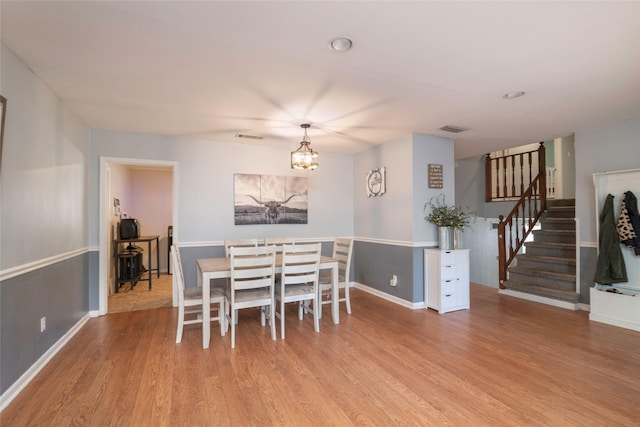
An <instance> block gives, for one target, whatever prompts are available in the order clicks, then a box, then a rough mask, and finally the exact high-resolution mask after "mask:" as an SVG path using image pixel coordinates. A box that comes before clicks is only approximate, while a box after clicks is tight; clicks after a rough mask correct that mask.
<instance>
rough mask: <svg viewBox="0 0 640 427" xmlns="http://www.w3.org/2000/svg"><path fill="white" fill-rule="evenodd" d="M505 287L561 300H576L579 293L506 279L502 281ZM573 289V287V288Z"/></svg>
mask: <svg viewBox="0 0 640 427" xmlns="http://www.w3.org/2000/svg"><path fill="white" fill-rule="evenodd" d="M504 286H505V288H506V289H513V290H514V291H520V292H526V293H529V294H533V295H540V296H544V297H548V298H554V299H557V300H561V301H569V302H578V300H579V299H580V294H578V293H576V292H575V290H573V291H562V290H558V289H549V288H545V287H541V286H537V285H533V284H529V283H523V282H517V281H513V282H512V281H511V280H507V281H505V282H504ZM574 289H575V288H574Z"/></svg>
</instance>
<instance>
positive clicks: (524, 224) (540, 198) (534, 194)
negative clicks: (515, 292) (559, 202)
mask: <svg viewBox="0 0 640 427" xmlns="http://www.w3.org/2000/svg"><path fill="white" fill-rule="evenodd" d="M522 154H527V153H522ZM544 154H545V152H544V145H542V143H541V144H540V147H539V148H538V165H537V166H538V167H537V169H538V173H537V175H536V177H535V178H533V179H532V180H531V182H530V184H529V186H528V187H527V188H526V190H524V191H523V192H522V194H521V196H520V198H519V199H518V201H517V202H516V204H515V206H514V207H513V209H512V210H511V212H509V214H508V215H507V217H506V218H505V217H504V216H503V215H500V216H499V219H500V223H499V224H498V278H499V281H500V282H499V285H500V289H504V282H505V280H507V269H508V268H509V265H510V264H511V262H512V261H513V260H514V258H515V257H516V255H517V254H518V252H519V251H520V249H521V248H522V246H523V245H524V242H525V240H526V239H527V237H528V236H529V234H531V231H532V230H533V227H534V226H535V225H536V223H537V222H538V220H539V219H540V217H542V214H543V213H544V211H545V210H546V209H547V183H546V168H545V157H544ZM510 157H511V156H510ZM488 163H489V162H487V164H488ZM504 164H507V163H506V162H505V163H504ZM529 170H530V171H531V170H532V168H529ZM505 175H506V174H505ZM489 191H490V190H489V189H487V192H489Z"/></svg>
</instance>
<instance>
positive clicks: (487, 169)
mask: <svg viewBox="0 0 640 427" xmlns="http://www.w3.org/2000/svg"><path fill="white" fill-rule="evenodd" d="M484 181H485V182H484V200H485V202H490V201H491V189H492V188H493V182H491V153H488V154H487V157H486V158H485V161H484Z"/></svg>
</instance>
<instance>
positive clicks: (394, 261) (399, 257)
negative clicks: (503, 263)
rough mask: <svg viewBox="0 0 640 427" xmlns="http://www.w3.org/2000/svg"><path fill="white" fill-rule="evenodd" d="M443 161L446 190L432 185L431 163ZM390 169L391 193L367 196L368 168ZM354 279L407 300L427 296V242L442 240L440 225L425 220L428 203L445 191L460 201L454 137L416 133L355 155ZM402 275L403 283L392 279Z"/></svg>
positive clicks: (388, 181)
mask: <svg viewBox="0 0 640 427" xmlns="http://www.w3.org/2000/svg"><path fill="white" fill-rule="evenodd" d="M430 163H433V164H441V165H442V166H443V181H444V182H443V187H444V188H442V189H432V188H428V185H427V170H428V164H430ZM383 166H384V167H386V170H387V186H386V188H387V192H386V193H385V194H384V195H382V196H378V197H367V195H366V191H365V177H366V174H367V172H368V171H369V170H371V169H376V168H379V167H383ZM353 175H354V178H353V179H354V182H355V192H354V195H353V198H354V206H355V208H354V211H355V224H354V230H355V236H356V238H357V239H358V240H359V242H358V243H357V245H355V247H354V258H355V275H354V280H355V281H356V282H358V283H361V284H364V285H366V286H369V287H371V288H373V289H375V290H378V291H381V292H384V293H387V294H389V295H391V296H395V297H398V298H400V299H403V300H406V301H408V302H412V303H416V302H420V301H423V299H424V296H423V293H424V290H423V288H424V281H423V268H424V262H423V256H422V249H423V248H424V247H434V246H436V245H437V227H436V226H435V225H434V224H431V223H428V222H426V221H425V220H424V217H425V213H424V204H425V203H426V202H427V201H428V200H429V199H430V198H431V197H434V196H437V195H439V194H441V193H444V194H445V197H446V200H447V202H448V203H451V204H453V203H455V192H454V182H455V170H454V162H453V141H452V140H450V139H448V138H442V137H437V136H431V135H423V134H412V135H407V136H405V137H401V138H398V139H396V140H393V141H390V142H388V143H385V144H382V145H379V146H376V147H372V148H370V149H369V150H365V151H363V152H361V153H358V154H356V156H355V161H354V169H353ZM393 275H396V276H398V285H397V286H396V287H391V286H390V285H389V280H390V279H391V277H392V276H393Z"/></svg>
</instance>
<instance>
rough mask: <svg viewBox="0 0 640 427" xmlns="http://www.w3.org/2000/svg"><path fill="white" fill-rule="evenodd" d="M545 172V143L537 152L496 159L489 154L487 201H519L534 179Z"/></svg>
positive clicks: (486, 177) (486, 163)
mask: <svg viewBox="0 0 640 427" xmlns="http://www.w3.org/2000/svg"><path fill="white" fill-rule="evenodd" d="M545 170H546V165H545V149H544V142H541V143H540V146H539V147H538V149H537V150H532V151H525V152H522V153H515V154H507V155H504V156H496V157H491V153H489V154H487V156H486V160H485V181H486V190H485V200H486V201H487V202H496V201H504V200H517V199H518V198H520V196H522V195H523V194H524V192H525V189H526V188H527V187H529V185H530V184H531V183H532V182H533V179H534V178H535V177H536V176H537V175H538V174H539V173H541V172H542V173H545ZM545 191H546V190H545Z"/></svg>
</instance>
